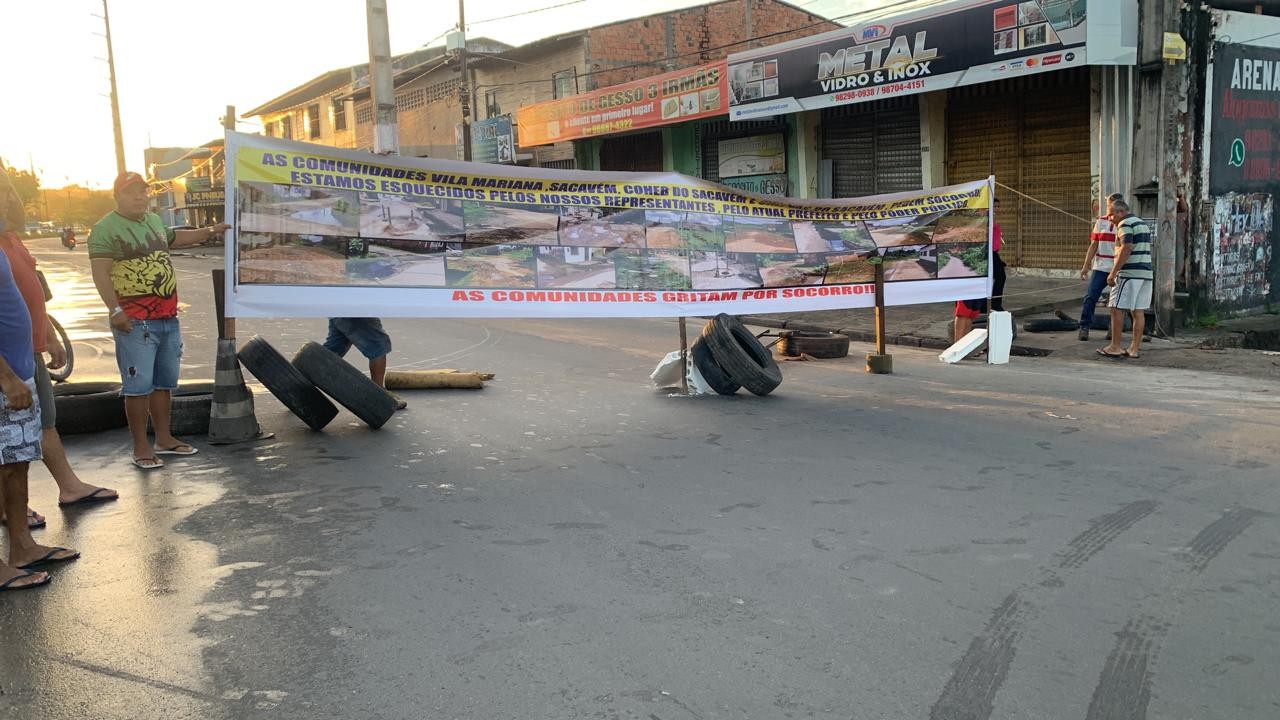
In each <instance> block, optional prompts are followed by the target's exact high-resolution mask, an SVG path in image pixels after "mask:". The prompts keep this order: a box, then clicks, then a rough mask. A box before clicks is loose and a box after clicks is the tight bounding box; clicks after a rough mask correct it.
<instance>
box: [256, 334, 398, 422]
mask: <svg viewBox="0 0 1280 720" xmlns="http://www.w3.org/2000/svg"><path fill="white" fill-rule="evenodd" d="M238 357H239V358H240V363H241V364H242V365H244V367H245V368H246V369H248V370H249V372H251V373H253V376H254V377H256V378H258V380H259V381H260V382H261V383H262V384H263V386H264V387H266V388H267V390H268V391H269V392H270V393H271V394H272V395H275V396H276V399H278V400H279V401H280V402H281V403H283V404H284V406H285V407H287V408H289V411H290V412H292V413H293V414H294V415H297V416H298V418H299V419H300V420H302V421H303V422H304V423H306V424H307V425H308V426H309V427H310V428H311V429H312V430H322V429H324V427H325V426H326V425H328V424H329V423H330V422H331V421H332V420H333V419H334V418H335V417H337V415H338V408H337V407H336V406H334V404H333V402H331V401H330V398H332V399H333V400H336V401H337V402H338V404H339V405H342V406H343V407H345V408H346V409H348V410H350V411H351V412H352V413H354V414H355V416H356V417H358V418H360V419H361V420H362V421H364V423H365V424H366V425H368V426H369V427H371V428H373V429H375V430H376V429H378V428H380V427H382V426H383V425H385V424H386V423H387V421H388V420H390V419H391V416H392V415H394V414H395V411H396V402H395V399H394V398H392V397H391V395H389V394H388V393H387V391H386V390H383V389H382V388H380V387H378V386H377V385H375V384H374V383H373V381H372V380H370V379H369V378H368V377H366V376H365V374H364V373H362V372H360V371H359V370H357V369H356V368H355V367H353V366H352V365H351V364H350V363H348V362H347V361H345V360H343V359H342V358H340V357H338V356H337V355H335V354H333V353H332V352H330V351H329V350H328V349H327V348H325V347H324V346H323V345H320V344H319V343H314V342H309V343H307V344H306V345H303V346H302V349H301V350H299V351H298V353H297V354H296V355H294V356H293V361H292V362H290V361H288V360H286V359H285V357H284V356H283V355H281V354H280V352H279V351H277V350H276V349H275V348H274V347H272V346H271V344H270V343H268V342H267V341H266V340H263V339H262V338H261V337H254V338H253V339H251V340H249V341H248V342H246V343H245V344H244V345H243V346H242V347H241V348H240V352H239V353H238ZM321 391H323V392H321ZM326 395H327V396H328V397H326Z"/></svg>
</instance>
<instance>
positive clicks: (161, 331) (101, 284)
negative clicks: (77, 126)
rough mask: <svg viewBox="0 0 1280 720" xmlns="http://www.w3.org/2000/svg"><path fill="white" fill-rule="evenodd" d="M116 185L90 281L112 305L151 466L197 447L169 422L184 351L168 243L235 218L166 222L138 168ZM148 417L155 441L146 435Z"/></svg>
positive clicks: (132, 409) (141, 449)
mask: <svg viewBox="0 0 1280 720" xmlns="http://www.w3.org/2000/svg"><path fill="white" fill-rule="evenodd" d="M112 190H113V193H114V195H115V201H116V209H115V210H114V211H112V212H111V213H109V214H107V215H106V216H105V217H103V218H102V219H101V220H99V221H98V222H97V224H96V225H94V226H93V230H92V231H90V233H89V258H90V262H91V263H92V267H93V284H94V285H95V286H96V287H97V289H98V295H99V296H100V297H101V298H102V302H103V303H104V304H105V305H106V306H107V312H108V313H110V323H111V334H112V336H114V338H115V343H116V364H117V365H118V366H119V368H120V379H121V382H122V383H123V384H124V387H123V388H122V389H121V391H120V394H121V395H122V396H123V397H124V410H125V415H126V416H127V417H128V419H129V434H130V435H131V436H132V438H133V464H134V465H136V466H137V467H139V468H141V469H143V470H154V469H156V468H160V467H164V461H163V460H161V459H160V457H159V456H160V455H195V454H196V452H197V450H196V448H195V447H193V446H192V445H190V444H189V443H185V442H183V441H181V440H179V439H178V438H175V437H174V436H173V434H172V433H171V432H170V429H169V411H170V406H171V402H172V399H171V393H172V392H173V390H174V389H175V388H177V387H178V372H179V364H180V361H181V358H182V333H181V330H180V328H179V325H178V283H177V276H176V275H175V274H174V271H173V264H172V262H171V260H170V258H169V249H170V248H178V247H187V246H191V245H198V244H200V243H203V242H207V241H209V240H212V239H213V238H215V237H217V236H218V235H219V234H220V233H223V232H226V230H227V229H228V228H229V227H230V225H227V224H226V223H219V224H217V225H213V226H210V227H204V228H199V229H196V230H173V229H172V228H169V227H167V226H166V225H165V224H164V222H163V221H162V220H161V219H160V216H159V215H156V214H155V213H153V212H148V211H147V203H148V200H147V182H146V181H145V180H143V179H142V176H141V175H139V174H137V173H132V172H125V173H121V174H120V176H119V177H117V178H116V181H115V184H114V186H113V187H112ZM148 417H149V418H150V419H151V427H152V429H154V431H155V445H154V446H153V445H152V444H151V443H150V442H148V441H147V419H148Z"/></svg>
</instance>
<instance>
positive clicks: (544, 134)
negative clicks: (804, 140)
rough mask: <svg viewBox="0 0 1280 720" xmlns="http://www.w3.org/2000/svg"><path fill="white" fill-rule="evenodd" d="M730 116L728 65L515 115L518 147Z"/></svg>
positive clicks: (615, 88) (702, 68)
mask: <svg viewBox="0 0 1280 720" xmlns="http://www.w3.org/2000/svg"><path fill="white" fill-rule="evenodd" d="M728 112H729V105H728V99H727V97H726V82H725V62H724V61H723V60H722V61H720V62H717V63H711V64H709V65H700V66H698V67H691V68H685V69H684V70H677V71H675V72H669V73H666V74H663V75H654V76H653V77H646V78H642V79H640V80H636V81H634V82H630V83H625V84H622V85H614V86H612V87H607V88H604V89H602V90H595V91H592V92H588V93H582V94H579V95H574V96H572V97H567V98H561V99H559V100H551V101H548V102H544V103H538V104H536V105H526V106H525V107H522V108H520V109H519V110H517V111H516V124H517V126H518V127H519V129H520V132H519V135H520V146H521V147H533V146H535V145H546V144H548V143H554V142H560V141H562V140H577V139H580V138H586V137H593V136H596V135H608V134H611V133H619V132H627V131H629V130H639V129H641V128H648V127H658V126H660V125H669V124H671V123H677V122H684V121H686V120H695V119H698V118H708V117H716V116H718V115H724V114H726V113H728Z"/></svg>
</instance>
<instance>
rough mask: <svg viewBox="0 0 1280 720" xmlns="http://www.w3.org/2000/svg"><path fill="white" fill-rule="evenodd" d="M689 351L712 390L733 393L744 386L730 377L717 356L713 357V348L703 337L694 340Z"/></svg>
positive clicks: (723, 393) (720, 392)
mask: <svg viewBox="0 0 1280 720" xmlns="http://www.w3.org/2000/svg"><path fill="white" fill-rule="evenodd" d="M689 352H690V353H691V354H692V355H693V365H694V367H696V368H698V373H699V374H701V375H702V379H703V380H706V381H707V385H710V386H711V389H712V390H715V391H716V392H717V393H719V394H721V395H733V394H734V393H736V392H738V390H739V389H740V388H741V387H742V386H741V385H739V384H738V383H736V382H734V381H733V380H732V379H730V378H729V375H728V373H726V372H725V371H724V370H723V369H722V368H721V367H720V366H719V365H717V364H716V361H715V358H713V357H711V350H710V349H709V348H708V347H707V343H706V341H705V340H703V339H702V338H698V339H697V340H694V341H693V345H691V346H690V347H689Z"/></svg>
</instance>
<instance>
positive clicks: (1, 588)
mask: <svg viewBox="0 0 1280 720" xmlns="http://www.w3.org/2000/svg"><path fill="white" fill-rule="evenodd" d="M35 574H36V573H33V572H31V571H27V572H24V573H22V574H21V575H14V576H13V577H11V578H9V579H8V580H5V581H4V582H2V583H0V592H17V591H18V590H30V589H31V588H38V587H40V586H41V585H48V584H49V581H50V580H52V579H53V578H51V577H49V573H40V574H41V575H44V580H41V581H39V582H33V583H27V584H26V585H14V583H15V582H17V581H19V580H22V579H23V578H29V577H31V576H32V575H35Z"/></svg>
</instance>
